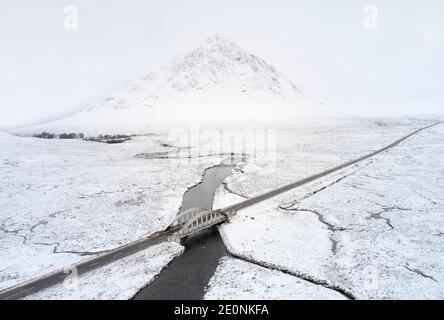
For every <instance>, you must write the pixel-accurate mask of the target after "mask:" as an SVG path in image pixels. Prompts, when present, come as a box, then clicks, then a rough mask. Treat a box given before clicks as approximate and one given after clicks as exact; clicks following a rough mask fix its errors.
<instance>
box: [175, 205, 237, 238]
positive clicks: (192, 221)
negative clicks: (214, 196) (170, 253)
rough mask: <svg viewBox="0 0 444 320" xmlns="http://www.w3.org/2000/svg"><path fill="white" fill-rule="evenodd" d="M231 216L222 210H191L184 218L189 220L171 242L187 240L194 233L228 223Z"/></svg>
mask: <svg viewBox="0 0 444 320" xmlns="http://www.w3.org/2000/svg"><path fill="white" fill-rule="evenodd" d="M190 210H191V209H190ZM184 213H185V212H184ZM230 216H231V214H230V213H226V212H223V211H221V210H208V209H207V210H205V209H199V208H196V210H191V211H190V212H189V213H188V214H187V215H184V216H183V218H186V217H189V218H188V220H187V221H186V222H185V223H184V224H183V225H182V227H181V228H180V230H179V231H177V232H176V233H175V234H174V235H173V236H172V237H171V239H170V240H173V241H176V242H180V240H181V239H183V238H186V237H188V236H190V235H192V234H194V233H197V232H199V231H201V230H204V229H207V228H209V227H212V226H214V225H217V224H219V223H221V222H224V221H227V220H228V219H229V218H230ZM181 221H182V217H181V218H180V219H179V220H178V223H180V222H181Z"/></svg>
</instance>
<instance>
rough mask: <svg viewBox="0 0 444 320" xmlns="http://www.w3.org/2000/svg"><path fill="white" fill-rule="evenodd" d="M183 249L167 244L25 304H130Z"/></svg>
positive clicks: (67, 282) (36, 295) (35, 296)
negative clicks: (128, 300) (43, 302)
mask: <svg viewBox="0 0 444 320" xmlns="http://www.w3.org/2000/svg"><path fill="white" fill-rule="evenodd" d="M182 251H183V247H182V246H180V245H178V244H177V243H175V242H164V243H162V244H160V245H157V246H154V247H150V248H148V249H146V250H143V251H140V252H137V253H135V254H133V255H130V256H128V257H126V258H124V259H120V260H117V261H115V262H112V263H110V264H109V265H106V266H104V267H101V268H98V269H95V270H92V271H90V272H88V273H85V274H82V275H80V276H78V277H72V278H66V279H65V281H64V282H63V283H60V284H57V285H55V286H53V287H50V288H48V289H45V290H43V291H40V292H37V293H34V294H32V295H29V296H27V297H25V299H26V300H47V299H51V300H55V299H63V300H73V299H74V300H91V299H94V300H97V299H100V300H111V299H112V300H127V299H131V298H132V297H133V296H134V295H135V294H136V293H137V292H138V291H139V290H140V288H142V287H144V286H146V285H147V284H148V283H150V282H151V281H152V280H153V279H154V277H155V276H156V275H157V274H158V273H159V272H160V271H161V270H162V269H163V268H164V267H165V266H166V265H167V264H168V263H169V262H170V261H171V260H172V259H173V258H174V257H175V256H177V255H179V254H181V253H182Z"/></svg>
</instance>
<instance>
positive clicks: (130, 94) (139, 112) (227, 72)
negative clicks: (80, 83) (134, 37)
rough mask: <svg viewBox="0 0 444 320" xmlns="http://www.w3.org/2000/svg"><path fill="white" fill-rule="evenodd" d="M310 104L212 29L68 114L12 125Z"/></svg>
mask: <svg viewBox="0 0 444 320" xmlns="http://www.w3.org/2000/svg"><path fill="white" fill-rule="evenodd" d="M316 105H318V103H316V102H314V101H313V100H311V99H308V98H306V97H305V96H304V94H303V93H302V92H300V91H299V90H298V88H297V87H296V86H295V85H294V84H293V83H292V82H291V81H289V80H288V79H287V78H285V77H284V76H283V75H282V74H281V73H279V72H278V71H277V70H276V69H275V68H274V67H273V66H271V65H269V64H268V63H266V62H265V61H264V60H262V59H260V58H259V57H257V56H255V55H252V54H249V53H247V52H245V51H244V50H242V49H241V48H239V47H238V46H237V45H236V44H234V43H232V42H231V41H229V40H227V39H225V38H223V37H220V36H218V35H216V36H213V37H211V38H208V39H207V40H206V41H204V43H202V44H201V45H200V46H198V47H196V48H195V49H194V50H192V51H190V52H188V53H186V54H184V55H181V56H178V57H176V58H174V59H172V60H171V61H170V62H168V63H167V64H166V65H164V66H162V67H160V68H159V69H157V70H155V71H154V72H152V73H150V74H148V75H147V76H145V77H142V78H140V79H138V80H135V81H131V82H129V83H126V84H125V85H123V86H122V87H121V88H119V89H118V90H116V91H115V92H113V93H112V94H111V95H109V96H107V97H105V98H103V99H101V100H100V101H98V102H95V103H92V104H90V105H88V106H86V107H85V108H84V109H83V110H82V111H80V112H79V113H77V114H75V115H73V116H70V117H68V118H64V119H60V120H57V121H53V122H50V123H46V124H42V125H37V126H32V127H28V128H24V129H20V130H19V133H27V134H35V133H41V132H43V131H46V132H50V133H63V132H74V133H85V134H86V135H98V134H140V133H148V132H153V131H155V130H157V129H159V128H168V127H174V126H177V125H179V124H185V125H186V124H188V123H189V122H190V121H192V122H194V121H200V122H203V123H207V122H215V123H216V122H220V123H225V124H227V123H233V122H238V121H240V122H242V121H245V120H248V121H255V120H256V121H260V120H264V119H266V120H267V121H268V120H271V119H281V118H285V119H288V117H289V116H290V114H291V115H294V116H296V115H300V114H303V113H307V112H308V113H309V112H311V111H313V109H316Z"/></svg>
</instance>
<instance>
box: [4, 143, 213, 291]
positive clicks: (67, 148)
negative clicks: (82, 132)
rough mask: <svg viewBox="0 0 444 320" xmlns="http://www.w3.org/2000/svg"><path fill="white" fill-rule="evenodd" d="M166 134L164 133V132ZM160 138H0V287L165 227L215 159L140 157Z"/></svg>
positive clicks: (156, 147) (158, 145)
mask: <svg viewBox="0 0 444 320" xmlns="http://www.w3.org/2000/svg"><path fill="white" fill-rule="evenodd" d="M163 138H166V137H163ZM161 139H162V137H159V136H149V137H138V138H134V139H133V140H131V141H128V142H126V143H124V144H117V145H107V144H103V143H95V142H86V141H80V140H44V139H36V138H21V137H15V136H12V135H9V134H1V135H0V256H1V259H0V289H5V288H8V287H11V286H13V285H16V284H18V283H21V282H24V281H27V280H29V279H32V278H34V277H37V276H40V275H42V274H46V273H49V272H51V271H54V270H55V269H59V268H63V267H65V266H67V265H71V264H73V263H76V262H79V261H81V260H85V259H88V258H91V256H94V255H96V254H98V253H101V252H103V251H106V250H109V249H113V248H115V247H117V246H119V245H121V244H124V243H128V242H130V241H132V240H136V239H138V238H140V237H142V236H144V235H148V234H151V233H153V232H155V231H158V230H162V229H164V228H165V227H167V226H168V225H169V224H170V222H171V221H172V220H173V219H174V217H175V216H176V214H177V213H178V211H179V208H180V207H181V204H182V196H183V194H184V192H185V191H186V190H187V189H188V188H189V187H191V186H193V185H195V184H196V183H199V182H200V180H201V177H202V174H203V172H204V171H205V168H207V167H208V166H212V165H214V164H218V163H219V161H220V158H219V157H205V158H202V159H199V161H196V162H193V163H192V165H190V161H189V159H156V158H151V159H145V158H138V157H135V155H136V154H139V153H154V154H156V153H155V152H166V151H169V150H173V149H175V148H173V147H170V146H162V140H161Z"/></svg>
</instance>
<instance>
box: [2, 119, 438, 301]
mask: <svg viewBox="0 0 444 320" xmlns="http://www.w3.org/2000/svg"><path fill="white" fill-rule="evenodd" d="M427 123H429V122H427V121H418V120H414V119H405V118H403V119H383V120H381V119H379V120H370V119H354V120H352V119H345V120H339V119H336V120H334V121H333V120H332V119H329V120H328V122H327V121H326V120H325V119H324V121H320V122H319V124H318V125H316V124H315V123H312V122H310V123H305V124H300V125H297V126H292V127H282V128H278V129H277V130H276V137H275V138H276V149H275V150H274V152H272V153H271V154H268V155H267V156H268V157H269V160H272V161H271V162H273V164H272V165H270V163H271V162H267V163H266V164H265V165H263V163H260V162H257V161H256V160H255V158H254V152H252V151H251V150H250V153H248V155H247V157H246V162H245V163H243V164H242V165H241V166H239V168H238V169H237V170H235V171H233V174H232V176H230V177H229V178H228V179H226V184H225V185H224V186H223V187H221V188H220V189H219V190H218V193H217V195H216V199H215V207H216V208H217V207H222V206H224V205H227V204H233V203H235V202H237V201H239V200H242V199H243V197H245V196H252V195H256V194H259V193H262V192H264V191H266V190H269V189H271V188H275V187H278V186H281V185H283V184H287V183H289V182H293V181H295V180H297V179H300V178H303V177H306V176H308V175H310V174H313V173H316V172H319V171H322V170H324V169H326V168H330V167H332V166H334V165H337V164H339V163H341V162H343V161H346V160H349V159H353V158H356V157H357V156H360V155H363V154H365V153H368V152H369V151H373V150H375V149H378V148H380V147H382V146H384V145H386V144H388V143H390V142H392V141H394V140H395V139H397V138H399V137H401V136H403V135H404V134H406V133H408V132H411V131H413V130H415V129H417V128H419V127H421V126H423V125H425V124H427ZM241 133H242V132H241ZM442 135H443V128H441V127H439V126H438V127H435V128H433V129H430V130H428V131H426V132H423V133H421V134H420V135H418V136H415V137H413V138H411V139H410V140H408V141H406V142H404V143H403V144H402V145H401V146H398V147H397V148H395V149H393V150H391V151H390V152H386V153H384V154H382V155H380V156H378V157H376V158H374V159H372V160H370V161H367V162H366V163H364V164H361V165H358V166H355V167H353V168H350V169H347V170H345V171H343V172H340V173H338V174H336V175H333V176H331V177H328V178H325V179H323V180H322V181H320V182H316V183H312V184H310V185H309V186H306V187H303V188H300V189H297V190H294V191H291V192H289V193H287V194H285V195H283V196H280V197H277V198H275V199H271V200H269V201H266V202H263V203H261V204H258V205H256V206H254V207H252V208H249V209H245V210H242V211H241V212H239V215H238V216H237V217H236V218H234V220H233V221H232V222H231V223H229V224H226V225H224V226H223V227H222V228H221V232H222V234H223V238H224V240H225V242H226V245H227V247H228V249H229V250H230V251H231V253H232V254H233V255H235V256H236V257H237V258H238V259H234V258H229V259H228V258H227V259H225V260H223V261H222V263H221V265H220V266H219V268H218V271H217V272H216V275H215V277H214V279H213V280H212V281H211V284H210V287H209V289H208V292H207V295H206V298H218V297H222V296H224V297H230V298H236V297H237V298H301V299H304V298H316V299H317V298H319V299H324V298H325V299H329V298H333V299H335V298H347V297H351V296H353V297H356V298H415V297H416V298H421V297H425V298H433V297H442V295H443V293H442V286H440V285H439V284H440V282H442V267H443V262H442V261H441V256H442V255H440V254H439V253H440V252H442V249H443V240H442V239H443V237H442V234H443V233H444V230H443V229H442V226H443V225H444V222H443V221H442V212H443V211H442V208H443V207H442V206H443V203H444V201H443V199H442V195H441V196H440V193H439V190H440V188H441V189H442V182H443V181H442V177H443V176H444V174H443V171H442V170H443V169H442V168H443V163H442V158H443V157H442V156H441V155H442V154H443V148H444V146H443V144H442V141H443V140H442ZM200 138H201V139H203V140H205V141H206V142H208V143H209V144H210V145H211V143H214V141H212V140H211V139H209V137H208V136H205V133H203V137H200ZM168 142H171V141H169V136H168V135H151V136H141V137H134V138H133V139H132V140H130V141H127V142H125V143H123V144H114V145H107V144H102V143H95V142H86V141H80V140H43V139H36V138H22V137H16V136H12V135H9V134H4V133H2V134H0V150H1V153H0V155H1V156H0V168H1V171H0V172H1V176H0V190H1V192H0V255H1V257H2V259H1V260H0V288H1V289H5V288H7V287H11V286H13V285H16V284H18V283H21V282H23V281H26V280H29V279H31V278H35V277H37V276H40V275H43V274H46V273H48V272H51V271H53V270H55V269H59V268H63V267H67V266H69V265H72V264H73V263H77V262H80V261H82V260H85V259H88V258H91V257H92V256H94V255H96V254H98V253H100V252H103V251H106V250H109V249H112V248H114V247H117V246H118V245H121V244H123V243H127V242H129V241H132V240H135V239H138V238H140V237H141V236H144V235H147V234H151V233H153V232H155V231H158V230H161V229H163V228H165V227H166V226H167V225H168V224H169V223H170V222H171V221H172V220H173V219H174V217H175V215H176V214H177V212H178V211H179V208H180V206H181V203H182V196H183V194H184V192H185V191H186V190H187V189H188V188H189V187H191V186H193V185H195V184H196V183H198V182H199V181H200V179H201V177H202V174H203V172H204V171H205V168H207V167H210V166H213V165H216V164H219V163H220V162H221V161H222V160H223V159H224V158H225V157H226V155H225V154H226V153H229V152H230V151H232V150H231V149H229V147H230V146H224V147H225V148H227V147H228V149H223V146H222V147H221V146H220V145H218V144H217V143H215V144H216V145H218V148H219V149H218V148H217V147H214V149H215V150H216V151H220V152H221V153H223V154H224V155H223V156H218V155H217V153H216V154H215V155H213V156H204V157H200V158H197V159H194V158H193V159H187V158H185V159H183V158H181V156H182V155H183V154H182V153H180V152H179V153H177V148H175V147H174V146H172V145H169V144H165V143H168ZM193 147H196V145H193ZM210 149H212V148H211V146H210V147H209V148H204V150H200V151H201V152H203V154H205V153H206V152H207V151H208V150H210ZM247 149H248V148H247ZM185 150H186V149H185ZM192 150H194V148H192ZM165 152H171V154H170V155H173V156H172V157H171V158H169V159H164V158H163V156H164V155H165ZM209 153H211V152H209ZM140 154H143V156H136V155H140ZM192 154H193V157H194V151H192ZM176 155H179V157H176ZM344 177H345V178H344ZM337 180H340V181H337ZM325 186H327V187H328V188H326V189H324V190H322V191H321V192H318V193H315V194H313V195H311V193H313V192H315V191H316V190H318V189H321V188H323V187H325ZM279 206H281V208H279ZM392 227H393V229H392ZM245 230H248V232H245ZM159 248H163V247H159ZM159 248H150V249H147V250H145V251H143V252H140V253H138V254H134V255H132V256H130V257H127V258H125V259H124V260H123V261H116V262H115V263H113V264H111V265H109V266H105V267H102V268H99V269H97V270H96V271H94V272H91V273H88V274H85V275H84V276H82V277H81V278H80V280H81V281H80V282H79V283H80V286H79V288H80V289H78V290H76V291H75V292H74V291H70V290H67V289H66V287H65V286H63V285H59V286H56V287H54V288H50V289H48V290H45V291H43V292H41V293H38V294H36V295H33V296H31V297H30V298H36V299H37V298H45V297H46V298H61V299H64V298H70V297H73V298H86V299H99V298H103V299H107V298H115V299H124V298H128V297H130V296H132V295H133V294H134V293H135V292H136V291H137V290H138V289H140V288H141V287H143V286H144V285H146V283H148V282H149V281H151V279H152V278H153V277H154V276H155V275H156V273H157V272H159V270H161V269H162V268H163V267H164V266H165V265H166V264H167V263H168V262H169V261H170V260H171V259H172V258H173V256H174V255H176V254H178V253H179V249H180V247H178V248H177V247H174V246H173V247H165V248H163V249H159ZM239 259H244V260H247V261H239ZM139 264H143V266H141V265H139ZM260 265H262V266H264V267H266V268H268V269H264V268H263V267H260ZM270 268H271V269H274V270H272V271H270V270H269V269H270ZM123 269H125V270H127V271H123ZM282 271H284V272H285V273H282ZM139 272H140V277H135V276H134V277H133V276H132V275H133V274H134V273H139ZM122 277H125V278H126V280H125V284H122V286H120V285H119V286H118V287H114V286H113V285H112V283H115V282H114V281H108V282H106V281H105V280H104V278H109V279H116V280H115V281H116V282H119V281H120V280H118V279H122ZM250 278H251V279H255V278H261V279H263V282H260V283H258V284H257V285H254V284H252V283H251V282H250V283H249V282H248V281H246V280H245V279H247V280H248V279H250ZM290 279H293V280H290ZM119 283H120V282H119ZM282 283H285V285H284V286H283V287H282V288H281V291H280V292H274V291H275V290H274V289H273V290H272V289H270V290H269V291H268V292H266V293H264V291H263V290H262V289H263V288H265V287H270V288H277V286H278V284H279V286H280V285H281V284H282ZM228 284H229V285H228ZM374 287H376V289H374ZM94 288H95V289H94ZM415 288H416V289H415ZM238 289H239V290H238ZM276 290H277V289H276ZM237 291H238V293H239V296H236V292H237Z"/></svg>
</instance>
